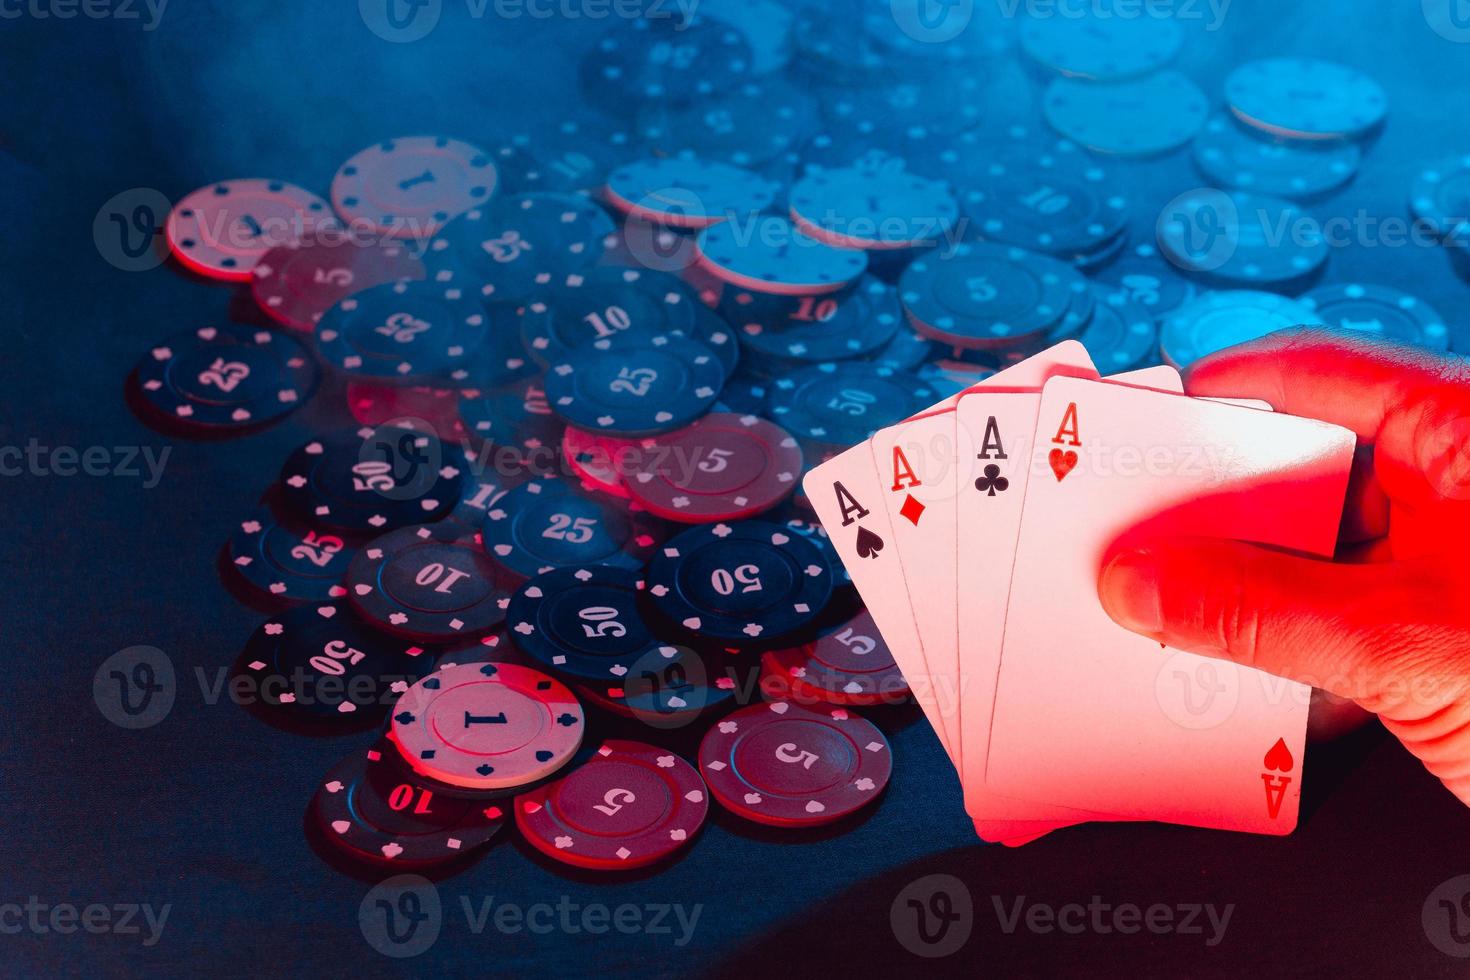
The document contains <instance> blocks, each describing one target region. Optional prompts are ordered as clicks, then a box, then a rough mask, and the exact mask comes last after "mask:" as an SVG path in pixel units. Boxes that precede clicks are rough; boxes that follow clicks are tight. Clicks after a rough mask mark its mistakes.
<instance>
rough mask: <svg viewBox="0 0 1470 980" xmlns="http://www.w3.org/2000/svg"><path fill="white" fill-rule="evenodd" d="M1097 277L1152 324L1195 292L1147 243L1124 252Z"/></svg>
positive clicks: (1186, 300) (1108, 289)
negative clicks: (1139, 309)
mask: <svg viewBox="0 0 1470 980" xmlns="http://www.w3.org/2000/svg"><path fill="white" fill-rule="evenodd" d="M1096 278H1097V281H1098V282H1099V283H1100V284H1101V285H1102V286H1103V288H1104V289H1105V290H1107V291H1108V292H1110V293H1123V294H1124V295H1126V296H1127V298H1128V300H1129V301H1130V302H1132V303H1137V304H1138V305H1139V306H1142V307H1143V308H1145V309H1146V310H1148V311H1149V313H1150V315H1152V316H1153V318H1154V321H1155V322H1158V321H1159V320H1162V319H1163V318H1164V317H1166V316H1168V315H1169V314H1170V313H1173V312H1174V311H1175V310H1177V309H1179V307H1181V306H1183V305H1184V304H1186V303H1188V302H1191V301H1192V300H1193V299H1194V297H1195V295H1196V294H1197V292H1198V290H1196V288H1195V285H1194V283H1192V282H1190V281H1189V280H1188V279H1185V278H1184V277H1183V276H1181V275H1180V274H1179V270H1178V269H1176V268H1174V266H1172V265H1170V264H1169V263H1168V262H1165V261H1164V259H1163V257H1162V256H1160V255H1159V252H1158V249H1156V248H1154V246H1152V245H1150V244H1148V243H1147V242H1144V243H1142V244H1139V245H1136V246H1134V247H1133V248H1131V249H1128V250H1127V251H1125V252H1124V253H1123V254H1122V255H1120V256H1119V258H1118V259H1117V261H1115V262H1113V263H1111V264H1110V265H1108V266H1107V268H1105V269H1103V270H1101V271H1100V272H1099V273H1098V274H1097V277H1096Z"/></svg>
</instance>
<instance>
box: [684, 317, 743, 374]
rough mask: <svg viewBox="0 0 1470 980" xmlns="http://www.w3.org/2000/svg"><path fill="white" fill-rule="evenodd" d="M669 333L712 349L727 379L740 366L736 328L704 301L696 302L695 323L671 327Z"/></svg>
mask: <svg viewBox="0 0 1470 980" xmlns="http://www.w3.org/2000/svg"><path fill="white" fill-rule="evenodd" d="M669 333H671V334H674V335H676V336H679V337H688V338H690V339H691V340H697V341H699V342H700V343H701V344H703V345H704V346H706V347H708V348H709V349H710V350H712V351H713V352H714V354H715V359H716V360H718V361H719V362H720V367H722V368H724V370H725V377H726V378H727V379H728V378H729V377H730V375H732V374H734V373H735V371H736V369H737V368H739V366H740V341H739V340H737V339H736V337H735V330H734V328H732V327H731V326H730V324H729V323H728V322H727V321H726V320H725V318H724V317H722V316H720V315H719V314H718V313H716V312H715V311H714V310H712V309H710V308H709V307H707V306H705V305H704V304H703V303H698V302H697V303H695V304H694V323H693V324H692V325H691V326H690V327H688V328H687V329H685V328H682V327H680V328H675V329H671V330H670V331H669Z"/></svg>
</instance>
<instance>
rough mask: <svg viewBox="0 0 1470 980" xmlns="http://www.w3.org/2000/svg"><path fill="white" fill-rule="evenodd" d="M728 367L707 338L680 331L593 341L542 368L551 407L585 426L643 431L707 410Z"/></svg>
mask: <svg viewBox="0 0 1470 980" xmlns="http://www.w3.org/2000/svg"><path fill="white" fill-rule="evenodd" d="M724 385H725V368H724V365H723V364H722V363H721V362H720V359H719V357H718V356H717V355H716V354H715V353H714V352H713V351H711V350H710V349H709V348H708V347H706V346H705V345H704V344H702V343H700V342H698V341H696V340H691V339H689V338H687V337H680V336H677V335H673V334H670V335H665V336H658V337H647V338H643V337H628V338H620V339H618V340H615V341H597V342H594V343H592V344H588V345H585V346H584V347H583V348H581V349H579V350H576V351H572V352H570V353H569V354H568V356H567V357H566V358H565V359H563V360H561V361H559V362H558V363H555V364H553V365H552V366H551V367H550V368H549V369H548V370H547V372H546V397H547V400H548V402H549V403H550V405H551V409H552V411H554V412H556V413H557V414H558V415H560V416H561V417H562V418H564V419H566V421H567V422H569V423H571V424H572V425H575V426H577V427H578V428H581V429H585V430H586V431H588V432H594V433H597V434H600V435H613V436H624V437H631V436H647V435H656V434H658V433H660V432H668V431H671V430H673V429H678V428H681V427H683V426H685V425H688V424H689V423H690V422H693V421H694V420H695V419H697V418H699V417H700V416H701V415H703V414H704V413H705V412H707V411H709V409H710V407H711V406H713V405H714V403H715V400H716V399H717V398H719V395H720V389H721V388H723V387H724Z"/></svg>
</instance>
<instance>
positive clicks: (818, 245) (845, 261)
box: [696, 215, 868, 296]
mask: <svg viewBox="0 0 1470 980" xmlns="http://www.w3.org/2000/svg"><path fill="white" fill-rule="evenodd" d="M696 248H697V251H698V255H699V263H700V265H701V267H702V268H703V269H704V270H705V271H707V272H708V273H709V274H711V275H713V276H714V277H715V278H717V279H719V280H721V281H722V282H725V283H729V284H730V285H733V286H739V287H743V288H745V289H751V290H755V291H757V292H765V293H779V294H782V295H788V296H789V295H815V294H819V293H830V292H835V291H837V290H839V289H841V288H843V287H844V286H846V285H847V284H848V283H851V282H853V281H854V280H856V279H857V278H858V277H859V276H861V275H862V274H863V272H864V271H866V269H867V267H868V256H867V253H865V252H862V251H859V250H857V249H848V248H836V247H834V246H832V245H828V244H826V243H824V242H819V241H817V240H816V239H815V238H812V237H811V236H809V235H806V234H804V233H803V232H802V231H801V230H800V229H798V228H797V227H796V226H795V225H793V224H792V223H791V222H790V221H788V220H787V219H786V218H779V217H775V216H772V215H764V216H761V217H758V218H755V219H753V220H748V221H739V222H733V221H726V222H722V223H721V224H718V225H714V226H713V227H710V228H706V229H705V230H704V231H702V232H700V233H699V238H698V239H697V242H696Z"/></svg>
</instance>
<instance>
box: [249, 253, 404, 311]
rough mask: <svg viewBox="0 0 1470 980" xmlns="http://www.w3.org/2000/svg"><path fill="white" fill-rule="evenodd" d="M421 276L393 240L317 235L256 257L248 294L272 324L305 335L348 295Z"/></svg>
mask: <svg viewBox="0 0 1470 980" xmlns="http://www.w3.org/2000/svg"><path fill="white" fill-rule="evenodd" d="M424 276H425V272H424V264H423V262H421V261H419V259H418V257H417V256H415V255H413V254H412V253H411V252H410V251H409V250H408V249H407V248H406V247H404V246H403V245H401V244H399V243H398V242H359V241H357V240H355V239H354V238H353V237H352V236H350V235H344V234H341V233H338V232H323V233H321V234H317V235H313V236H312V237H311V238H309V239H306V240H303V241H299V242H292V243H287V244H284V245H278V246H276V247H275V248H273V249H271V250H270V251H269V252H266V253H265V254H264V255H262V256H261V257H260V259H259V261H257V262H256V263H255V269H254V274H253V276H252V278H251V282H250V292H251V295H252V296H254V297H255V302H256V305H258V306H259V307H260V308H261V310H262V311H263V312H264V313H265V314H266V316H268V317H270V318H271V319H272V320H275V321H276V322H277V323H281V324H284V325H285V326H288V327H290V328H291V329H293V330H306V331H311V330H315V329H316V324H317V321H318V320H320V319H321V318H322V314H324V313H326V312H327V311H328V310H330V309H331V308H332V307H334V306H336V305H337V303H338V302H340V301H341V300H344V299H346V298H347V297H348V296H351V295H352V294H353V293H358V292H361V291H362V290H364V289H370V288H372V287H373V286H382V285H384V284H386V283H390V282H397V281H398V280H400V279H423V278H424Z"/></svg>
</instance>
